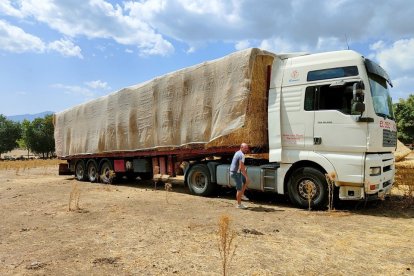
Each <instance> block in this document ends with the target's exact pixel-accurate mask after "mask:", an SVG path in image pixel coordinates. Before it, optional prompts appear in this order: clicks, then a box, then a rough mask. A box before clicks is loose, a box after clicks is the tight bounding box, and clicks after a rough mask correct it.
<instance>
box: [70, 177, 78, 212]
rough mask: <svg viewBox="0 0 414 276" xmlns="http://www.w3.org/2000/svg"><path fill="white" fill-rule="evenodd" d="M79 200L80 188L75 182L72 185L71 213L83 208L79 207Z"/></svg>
mask: <svg viewBox="0 0 414 276" xmlns="http://www.w3.org/2000/svg"><path fill="white" fill-rule="evenodd" d="M79 198H80V190H79V186H78V182H75V183H74V184H73V185H72V190H71V191H70V195H69V208H68V209H69V211H78V210H80V209H81V208H80V207H79Z"/></svg>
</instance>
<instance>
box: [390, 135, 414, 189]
mask: <svg viewBox="0 0 414 276" xmlns="http://www.w3.org/2000/svg"><path fill="white" fill-rule="evenodd" d="M410 153H412V151H411V150H410V149H409V148H407V147H406V146H404V144H403V143H401V142H400V141H398V143H397V150H396V152H395V153H394V155H395V161H396V163H395V168H396V174H395V186H397V187H399V186H414V157H410V156H412V155H410Z"/></svg>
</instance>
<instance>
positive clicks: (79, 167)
mask: <svg viewBox="0 0 414 276" xmlns="http://www.w3.org/2000/svg"><path fill="white" fill-rule="evenodd" d="M85 176H86V174H85V162H84V161H83V160H79V161H78V162H76V165H75V177H76V179H77V180H78V181H84V180H85V178H86V177H85Z"/></svg>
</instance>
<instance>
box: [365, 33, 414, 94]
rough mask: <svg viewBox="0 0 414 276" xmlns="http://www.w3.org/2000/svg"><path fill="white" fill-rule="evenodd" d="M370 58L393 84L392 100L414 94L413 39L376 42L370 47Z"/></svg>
mask: <svg viewBox="0 0 414 276" xmlns="http://www.w3.org/2000/svg"><path fill="white" fill-rule="evenodd" d="M370 49H371V50H372V51H373V53H372V54H371V57H372V58H373V59H375V60H377V61H378V62H379V64H381V66H382V67H384V69H385V70H386V71H387V72H388V74H389V75H390V77H391V79H392V80H393V83H394V88H393V89H392V90H391V91H392V94H393V98H394V100H396V99H398V98H407V97H408V95H409V94H413V93H414V38H412V39H401V40H397V41H395V42H394V43H391V44H387V43H385V42H384V41H378V42H375V43H373V44H371V45H370Z"/></svg>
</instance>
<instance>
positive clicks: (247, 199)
mask: <svg viewBox="0 0 414 276" xmlns="http://www.w3.org/2000/svg"><path fill="white" fill-rule="evenodd" d="M241 200H244V201H249V198H248V197H247V196H245V195H242V198H241Z"/></svg>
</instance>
